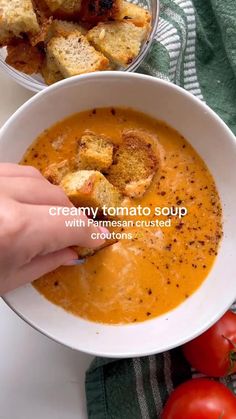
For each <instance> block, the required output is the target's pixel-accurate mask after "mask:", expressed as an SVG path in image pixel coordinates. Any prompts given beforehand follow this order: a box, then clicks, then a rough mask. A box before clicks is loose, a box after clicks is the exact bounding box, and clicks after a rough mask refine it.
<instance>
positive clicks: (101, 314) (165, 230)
mask: <svg viewBox="0 0 236 419" xmlns="http://www.w3.org/2000/svg"><path fill="white" fill-rule="evenodd" d="M130 128H132V129H133V128H135V129H144V130H146V131H148V132H149V133H151V134H154V135H156V136H157V138H158V141H159V144H160V146H161V148H162V150H163V159H162V164H161V167H160V169H159V171H158V173H157V174H156V175H155V177H154V180H153V183H152V185H151V187H150V188H149V189H148V191H147V193H146V194H145V195H144V197H143V198H140V199H136V200H133V202H132V205H133V206H136V205H141V206H142V207H149V208H151V209H153V211H154V209H155V208H156V207H176V206H177V207H185V208H187V210H188V214H187V215H186V216H185V217H183V218H179V217H178V216H173V215H172V216H170V217H168V216H163V215H161V216H160V217H155V215H154V213H153V211H152V213H151V214H150V216H145V217H139V216H136V217H132V219H136V220H137V219H140V220H145V222H146V223H147V222H148V221H153V220H154V221H155V220H156V219H157V218H158V219H159V220H160V219H161V220H163V221H167V220H168V219H169V218H170V220H171V226H163V227H156V226H155V227H149V226H148V223H147V224H146V225H147V226H146V225H143V226H142V227H127V228H125V227H123V228H121V229H119V231H122V232H123V233H124V232H127V233H128V232H129V233H132V239H131V240H129V239H122V240H120V241H119V242H118V243H115V244H113V245H112V246H109V247H107V248H105V249H103V250H101V251H99V252H98V253H96V254H95V255H94V256H92V257H89V258H87V260H86V263H85V264H84V265H82V266H75V267H61V268H59V269H57V270H56V271H54V272H52V273H50V274H48V275H45V276H44V277H42V278H40V279H38V280H37V281H35V282H34V287H35V288H36V289H37V290H38V291H39V292H40V293H41V294H43V295H44V296H45V297H46V298H47V299H48V300H50V301H51V302H53V303H55V304H57V305H59V306H61V307H63V308H64V309H65V310H68V311H70V312H72V313H74V314H76V315H78V316H81V317H83V318H85V319H89V320H92V321H95V322H102V323H110V324H118V323H131V322H140V321H144V320H147V319H150V318H153V317H156V316H158V315H160V314H162V313H165V312H167V311H169V310H171V309H173V308H175V307H176V306H178V305H179V304H180V303H182V302H183V301H184V300H186V299H187V298H189V297H190V296H191V294H193V293H194V292H195V291H196V289H197V288H198V287H199V286H200V285H201V283H202V282H203V281H204V280H205V279H206V277H207V275H208V273H209V271H210V269H211V268H212V265H213V263H214V261H215V258H216V255H217V251H218V246H219V241H220V238H221V235H222V222H221V204H220V200H219V196H218V193H217V190H216V186H215V183H214V180H213V178H212V176H211V174H210V172H209V170H208V168H207V167H206V165H205V164H204V162H203V161H202V159H201V158H200V157H199V155H198V154H197V153H196V151H195V150H194V149H193V148H192V147H191V145H190V144H189V143H188V142H187V141H186V139H184V138H183V137H182V136H181V135H180V134H179V133H178V132H176V131H175V130H174V129H172V128H171V127H169V126H167V125H166V124H165V123H163V122H160V121H156V120H154V119H151V118H149V117H148V116H146V115H144V114H141V113H138V112H136V111H134V110H130V109H94V110H92V111H88V112H83V113H79V114H77V115H73V116H71V117H69V118H67V119H65V120H63V121H61V122H59V123H57V124H56V125H55V126H53V127H51V128H49V129H47V130H46V131H45V132H43V133H42V134H41V135H40V136H39V138H37V140H36V142H35V143H34V144H33V145H32V146H31V148H30V149H29V150H28V151H27V153H26V154H25V156H24V159H23V161H22V162H23V164H30V165H33V166H35V167H37V168H38V169H39V170H40V171H42V172H43V171H44V170H45V169H46V167H47V166H48V165H49V164H51V163H55V162H60V161H62V160H64V159H71V158H73V157H75V155H76V153H77V149H78V141H79V139H80V137H81V135H82V134H83V132H84V131H85V130H86V129H90V130H92V131H94V132H95V133H98V134H104V135H106V136H107V137H109V138H110V139H111V140H112V141H113V142H114V143H115V144H119V143H120V141H121V133H122V131H123V130H124V129H130Z"/></svg>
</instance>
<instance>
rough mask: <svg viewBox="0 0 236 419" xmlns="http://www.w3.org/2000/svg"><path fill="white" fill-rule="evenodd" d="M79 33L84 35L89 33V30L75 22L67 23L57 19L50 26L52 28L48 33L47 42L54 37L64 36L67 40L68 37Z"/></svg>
mask: <svg viewBox="0 0 236 419" xmlns="http://www.w3.org/2000/svg"><path fill="white" fill-rule="evenodd" d="M75 31H78V32H79V33H81V34H82V35H85V34H86V33H87V30H86V29H85V28H83V26H81V25H79V24H78V23H74V22H66V21H64V20H58V19H55V20H53V22H52V23H51V25H50V28H49V30H48V33H47V38H46V42H49V41H50V40H51V39H52V38H53V37H56V36H63V37H64V38H66V37H67V36H68V35H70V34H72V33H73V32H75Z"/></svg>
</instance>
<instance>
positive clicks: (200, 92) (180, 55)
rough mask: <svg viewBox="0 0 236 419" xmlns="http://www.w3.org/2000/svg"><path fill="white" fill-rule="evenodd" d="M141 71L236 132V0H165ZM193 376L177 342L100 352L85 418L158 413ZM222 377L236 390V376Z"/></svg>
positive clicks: (147, 417) (148, 417) (151, 418)
mask: <svg viewBox="0 0 236 419" xmlns="http://www.w3.org/2000/svg"><path fill="white" fill-rule="evenodd" d="M139 72H141V73H145V74H151V75H152V76H154V77H159V78H163V79H165V80H169V81H171V82H173V83H176V84H177V85H179V86H182V87H183V88H185V89H186V90H188V91H189V92H191V93H193V94H194V95H196V96H197V97H198V98H199V99H201V100H204V101H205V102H206V103H207V104H208V105H209V106H210V107H211V108H212V109H214V110H215V111H216V112H217V113H218V114H219V115H220V117H221V118H222V119H223V120H224V121H225V122H226V124H227V125H228V126H229V127H230V128H231V130H232V131H233V132H234V133H235V134H236V0H161V13H160V21H159V28H158V32H157V35H156V39H155V40H154V42H153V44H152V47H151V51H150V54H149V56H148V57H147V59H146V60H145V62H144V63H143V64H142V66H141V67H140V69H139ZM235 308H236V305H235ZM192 375H193V376H197V374H196V373H195V372H194V371H192V370H191V368H190V366H189V365H188V364H187V363H186V361H185V360H184V358H183V356H182V353H181V351H180V350H179V349H175V350H173V351H170V352H166V353H164V354H160V355H156V356H149V357H144V358H135V359H129V360H127V359H126V360H109V359H102V358H97V359H95V360H94V362H93V363H92V365H91V367H90V369H89V371H88V372H87V375H86V393H87V405H88V417H89V419H158V418H160V413H161V410H162V407H163V405H164V403H165V401H166V400H167V398H168V396H169V394H170V393H171V391H172V390H173V388H175V387H176V386H177V385H178V384H180V383H181V382H183V381H186V380H187V379H188V378H191V376H192ZM223 381H225V383H226V384H227V385H228V386H229V387H231V388H232V389H236V375H235V376H232V377H230V378H228V379H227V380H223Z"/></svg>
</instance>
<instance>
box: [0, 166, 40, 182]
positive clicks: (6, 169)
mask: <svg viewBox="0 0 236 419" xmlns="http://www.w3.org/2000/svg"><path fill="white" fill-rule="evenodd" d="M1 176H3V177H18V176H20V177H28V176H29V177H33V178H40V179H44V177H43V175H42V174H41V173H40V172H39V170H37V169H35V167H32V166H22V165H19V164H14V163H0V177H1Z"/></svg>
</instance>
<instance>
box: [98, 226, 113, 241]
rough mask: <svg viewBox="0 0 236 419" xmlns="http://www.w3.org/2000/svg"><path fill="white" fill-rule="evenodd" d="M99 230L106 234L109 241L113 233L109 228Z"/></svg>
mask: <svg viewBox="0 0 236 419" xmlns="http://www.w3.org/2000/svg"><path fill="white" fill-rule="evenodd" d="M99 230H100V232H101V233H103V234H105V237H106V238H108V239H109V237H110V234H111V233H110V231H109V230H108V229H107V228H105V227H99Z"/></svg>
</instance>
